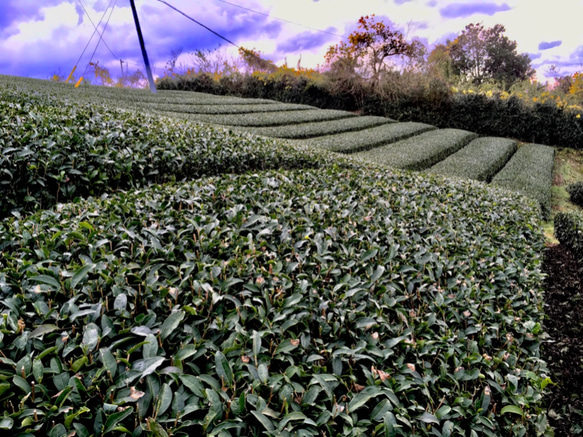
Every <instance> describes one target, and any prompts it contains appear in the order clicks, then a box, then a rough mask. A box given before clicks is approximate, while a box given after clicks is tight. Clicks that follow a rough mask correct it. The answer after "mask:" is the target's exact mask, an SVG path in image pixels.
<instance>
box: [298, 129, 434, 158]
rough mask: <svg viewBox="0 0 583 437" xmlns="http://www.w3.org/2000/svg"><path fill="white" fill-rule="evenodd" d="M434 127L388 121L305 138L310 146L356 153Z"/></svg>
mask: <svg viewBox="0 0 583 437" xmlns="http://www.w3.org/2000/svg"><path fill="white" fill-rule="evenodd" d="M433 129H435V127H434V126H430V125H428V124H424V123H390V124H385V125H382V126H377V127H373V128H369V129H364V130H360V131H358V132H345V133H341V134H336V135H328V136H324V137H319V138H313V139H311V140H306V141H307V143H308V144H309V145H311V146H314V147H317V148H321V149H325V150H330V151H332V152H339V153H356V152H359V151H365V150H370V149H373V148H375V147H379V146H382V145H384V144H388V143H393V142H395V141H399V140H402V139H405V138H409V137H412V136H415V135H419V134H421V133H423V132H427V131H430V130H433Z"/></svg>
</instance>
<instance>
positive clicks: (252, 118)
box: [158, 109, 356, 127]
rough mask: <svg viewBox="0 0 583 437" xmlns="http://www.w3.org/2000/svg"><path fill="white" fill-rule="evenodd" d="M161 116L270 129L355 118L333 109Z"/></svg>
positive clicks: (163, 113) (173, 113)
mask: <svg viewBox="0 0 583 437" xmlns="http://www.w3.org/2000/svg"><path fill="white" fill-rule="evenodd" d="M158 113H159V114H162V115H167V116H171V117H176V118H180V119H183V120H190V121H195V122H196V121H198V122H204V123H212V124H218V125H223V126H240V127H271V126H286V125H291V124H300V123H309V122H318V121H328V120H341V119H348V118H350V117H354V118H355V117H356V114H353V113H351V112H346V111H337V110H334V109H306V110H303V111H276V112H260V113H253V114H226V115H208V114H185V113H181V112H161V111H160V112H158Z"/></svg>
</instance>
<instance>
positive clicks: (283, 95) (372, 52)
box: [158, 16, 583, 148]
mask: <svg viewBox="0 0 583 437" xmlns="http://www.w3.org/2000/svg"><path fill="white" fill-rule="evenodd" d="M504 32H505V29H504V27H503V26H500V25H497V26H494V27H493V28H490V29H486V28H484V27H483V26H482V25H479V24H470V25H468V26H467V27H466V29H464V31H462V32H461V33H460V35H458V37H457V38H456V39H455V40H453V41H449V42H448V43H447V44H444V45H438V46H437V47H435V48H434V49H433V50H432V51H431V52H430V53H428V52H427V48H426V47H424V46H423V44H422V43H421V42H420V41H418V40H415V39H413V40H412V41H407V40H406V39H405V37H404V36H403V34H402V33H400V32H398V31H396V30H393V29H390V28H389V26H388V25H386V24H385V23H383V22H382V21H379V20H378V19H377V18H376V17H374V16H372V17H362V18H361V19H360V20H359V26H358V29H357V30H355V31H354V32H353V33H352V34H351V35H349V37H348V38H347V40H346V41H341V42H340V43H338V44H336V45H334V46H331V47H330V49H329V51H328V53H327V55H326V59H325V68H323V69H322V70H321V71H314V70H307V69H303V68H301V66H299V65H298V66H297V68H290V67H289V66H287V65H284V66H282V67H276V66H275V65H273V63H271V62H269V61H265V60H262V59H261V57H260V54H259V53H257V52H254V51H252V50H245V49H242V50H241V59H239V60H231V61H229V60H228V59H226V58H225V57H224V56H221V55H220V53H219V52H216V53H213V52H206V53H203V52H199V53H197V56H198V59H199V60H201V61H200V62H199V63H198V64H197V65H194V66H192V67H191V68H187V69H186V71H183V72H182V73H181V74H179V73H178V71H177V70H178V68H177V66H176V62H174V63H173V62H172V60H171V61H170V62H169V63H168V69H167V70H166V73H165V76H164V77H162V78H161V79H160V80H159V81H158V87H159V88H161V89H181V90H191V91H201V92H209V93H213V94H229V95H237V96H243V97H259V98H269V99H274V100H279V101H282V102H293V103H304V104H309V105H313V106H318V107H320V108H331V109H343V110H348V111H355V112H359V113H363V114H369V115H380V116H385V117H390V118H393V119H395V120H399V121H419V122H424V123H429V124H432V125H435V126H437V127H440V128H446V127H448V128H458V129H466V130H471V131H473V132H476V133H478V134H482V135H494V136H501V137H509V138H514V139H517V140H521V141H526V142H536V143H541V144H548V145H555V146H566V147H573V148H583V120H582V119H581V117H582V104H583V76H582V75H581V73H576V74H574V75H573V76H559V77H558V78H557V79H556V81H555V83H552V84H546V85H542V84H539V83H537V82H536V81H535V80H534V77H533V76H534V70H533V69H532V67H531V65H530V59H529V58H528V56H527V55H525V54H519V53H517V51H516V43H515V42H513V41H511V40H509V39H508V38H507V37H506V36H505V35H504ZM555 70H556V69H555Z"/></svg>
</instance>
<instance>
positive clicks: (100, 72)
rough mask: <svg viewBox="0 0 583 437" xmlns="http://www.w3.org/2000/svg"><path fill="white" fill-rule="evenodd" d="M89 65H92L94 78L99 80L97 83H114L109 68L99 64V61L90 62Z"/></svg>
mask: <svg viewBox="0 0 583 437" xmlns="http://www.w3.org/2000/svg"><path fill="white" fill-rule="evenodd" d="M89 65H90V66H91V67H93V74H94V75H95V79H96V80H98V81H99V82H98V84H99V85H102V86H112V85H114V84H115V82H114V80H113V79H112V78H111V74H110V73H109V69H108V68H107V67H102V66H101V65H99V61H95V62H90V63H89Z"/></svg>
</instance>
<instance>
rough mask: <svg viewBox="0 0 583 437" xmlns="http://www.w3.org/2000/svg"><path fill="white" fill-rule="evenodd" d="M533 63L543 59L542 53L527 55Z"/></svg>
mask: <svg viewBox="0 0 583 437" xmlns="http://www.w3.org/2000/svg"><path fill="white" fill-rule="evenodd" d="M527 54H528V57H529V58H530V60H531V61H534V60H535V59H540V58H542V56H543V55H542V53H527Z"/></svg>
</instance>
